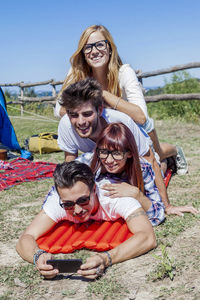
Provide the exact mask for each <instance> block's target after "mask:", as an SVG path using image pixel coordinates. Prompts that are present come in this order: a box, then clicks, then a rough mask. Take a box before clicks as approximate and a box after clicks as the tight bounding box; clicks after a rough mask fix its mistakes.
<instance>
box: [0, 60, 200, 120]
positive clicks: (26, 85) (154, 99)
mask: <svg viewBox="0 0 200 300" xmlns="http://www.w3.org/2000/svg"><path fill="white" fill-rule="evenodd" d="M192 68H200V62H191V63H188V64H181V65H176V66H173V67H170V68H165V69H159V70H155V71H149V72H142V71H141V70H137V71H136V75H137V77H138V79H139V81H140V82H141V83H142V79H143V78H148V77H153V76H158V75H162V74H168V73H173V72H177V71H181V70H186V69H192ZM61 84H63V80H60V81H55V80H54V79H50V80H46V81H40V82H33V83H24V82H23V81H21V82H16V83H0V86H1V87H13V86H16V87H19V88H20V95H19V96H18V101H13V102H9V103H15V104H20V105H21V115H23V109H24V104H25V103H31V102H48V103H51V104H55V102H56V95H57V93H56V86H57V85H61ZM40 85H51V87H52V96H44V97H26V96H24V89H25V88H30V87H35V86H40ZM144 98H145V100H146V102H158V101H161V100H177V101H181V100H191V99H192V100H193V99H197V100H200V94H160V95H154V96H144Z"/></svg>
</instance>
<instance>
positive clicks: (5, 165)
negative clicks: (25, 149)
mask: <svg viewBox="0 0 200 300" xmlns="http://www.w3.org/2000/svg"><path fill="white" fill-rule="evenodd" d="M55 167H56V164H54V163H49V162H42V161H38V162H32V161H29V160H28V159H24V158H21V157H19V158H17V159H14V160H12V161H3V160H0V191H2V190H5V189H9V188H11V187H12V186H14V185H17V184H20V183H22V182H28V181H35V180H41V179H45V178H51V177H52V176H53V172H54V170H55Z"/></svg>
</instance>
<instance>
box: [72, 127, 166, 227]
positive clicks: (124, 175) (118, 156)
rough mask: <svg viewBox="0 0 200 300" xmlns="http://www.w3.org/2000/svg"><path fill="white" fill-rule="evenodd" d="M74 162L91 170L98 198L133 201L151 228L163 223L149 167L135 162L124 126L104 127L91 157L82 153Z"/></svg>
mask: <svg viewBox="0 0 200 300" xmlns="http://www.w3.org/2000/svg"><path fill="white" fill-rule="evenodd" d="M78 160H79V161H81V162H84V163H87V164H89V165H90V166H91V169H92V171H93V172H94V174H95V175H96V179H95V180H96V182H97V184H98V185H100V186H101V187H102V189H100V190H99V191H100V193H103V195H101V196H109V197H111V198H118V197H132V198H135V199H137V200H138V201H139V202H140V204H141V206H142V207H143V209H144V210H145V211H146V213H147V215H148V217H149V220H150V222H151V223H152V225H153V226H156V225H158V224H160V223H161V222H162V221H163V220H164V218H165V213H164V211H165V208H164V204H163V203H162V200H161V197H160V194H159V192H158V189H157V187H156V185H155V182H154V179H155V176H154V172H153V169H152V166H151V164H149V163H148V162H147V161H146V160H145V159H144V158H139V155H138V150H137V146H136V143H135V139H134V136H133V135H132V133H131V131H130V130H129V128H128V127H127V126H126V125H124V124H123V123H111V124H109V125H107V126H106V127H105V129H104V130H103V132H102V133H101V135H100V137H99V139H98V141H97V143H96V148H95V150H94V152H93V155H92V157H91V153H90V154H89V153H85V154H83V155H82V156H81V157H79V158H78ZM113 182H114V183H113ZM122 205H123V204H122Z"/></svg>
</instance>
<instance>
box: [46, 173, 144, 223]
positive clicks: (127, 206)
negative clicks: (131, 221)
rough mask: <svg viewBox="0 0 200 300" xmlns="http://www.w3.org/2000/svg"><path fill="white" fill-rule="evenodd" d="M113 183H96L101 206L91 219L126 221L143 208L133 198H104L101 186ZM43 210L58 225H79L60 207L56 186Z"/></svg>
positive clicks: (48, 196)
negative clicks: (66, 223) (66, 221)
mask: <svg viewBox="0 0 200 300" xmlns="http://www.w3.org/2000/svg"><path fill="white" fill-rule="evenodd" d="M113 182H114V181H112V179H108V178H104V179H102V180H101V181H99V182H97V183H96V193H97V195H98V198H99V203H100V205H99V208H98V211H97V213H96V214H95V215H94V216H91V217H90V219H93V220H104V221H115V220H117V219H119V218H123V219H124V220H126V219H127V218H128V216H130V214H132V213H133V212H134V211H135V210H136V209H138V208H140V207H141V205H140V203H139V202H138V201H137V200H136V199H134V198H131V197H123V198H115V199H112V198H109V197H106V196H104V193H105V190H102V189H101V186H102V185H104V184H105V183H113ZM42 208H43V210H44V211H45V213H46V214H47V215H48V216H49V217H50V218H51V219H52V220H53V221H54V222H56V223H57V222H59V221H61V220H68V221H71V222H73V223H79V222H78V221H77V220H76V219H75V218H74V217H73V216H71V215H69V213H68V212H67V210H65V209H64V208H62V207H61V206H60V204H59V195H58V193H57V191H56V189H55V187H54V186H53V187H52V189H51V190H50V192H49V193H48V195H47V197H46V199H45V201H44V203H43V206H42Z"/></svg>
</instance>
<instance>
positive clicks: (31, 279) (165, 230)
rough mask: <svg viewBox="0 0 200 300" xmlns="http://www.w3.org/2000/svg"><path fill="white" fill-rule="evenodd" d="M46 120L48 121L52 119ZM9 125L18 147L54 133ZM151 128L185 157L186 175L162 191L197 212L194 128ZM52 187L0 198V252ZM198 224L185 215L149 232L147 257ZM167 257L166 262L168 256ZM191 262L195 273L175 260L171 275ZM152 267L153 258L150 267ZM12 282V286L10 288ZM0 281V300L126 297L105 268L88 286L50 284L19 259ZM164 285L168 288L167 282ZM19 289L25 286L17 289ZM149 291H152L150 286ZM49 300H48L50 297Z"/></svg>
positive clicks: (50, 126) (29, 124)
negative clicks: (152, 243) (151, 244)
mask: <svg viewBox="0 0 200 300" xmlns="http://www.w3.org/2000/svg"><path fill="white" fill-rule="evenodd" d="M51 117H52V118H53V116H51ZM53 119H54V118H53ZM11 120H12V123H13V125H14V128H15V131H16V134H17V136H18V139H19V142H20V144H21V145H23V141H24V139H25V138H27V137H29V136H31V135H33V134H37V133H40V132H47V131H53V132H57V126H58V122H45V121H42V120H41V121H37V120H34V119H20V118H14V117H11ZM156 129H157V132H158V135H159V137H160V140H162V141H170V142H171V143H174V144H179V145H181V146H183V147H184V151H185V154H186V157H188V159H189V174H188V175H186V176H174V177H173V178H172V179H171V182H170V185H169V188H168V193H169V198H170V200H171V202H172V203H173V204H176V205H184V204H188V203H191V204H193V205H194V206H195V207H197V208H199V179H198V175H199V167H200V163H199V159H198V157H199V146H198V141H199V126H198V125H195V124H193V123H187V122H185V121H184V122H180V121H178V120H177V119H174V118H172V119H171V120H166V121H164V122H163V121H158V122H156ZM34 159H35V160H41V161H50V162H55V163H58V162H62V161H63V159H64V155H63V153H62V152H59V153H50V154H43V155H39V154H35V155H34ZM52 184H53V181H52V179H46V180H41V181H35V182H29V183H22V184H20V185H18V186H14V187H13V188H11V189H9V190H6V191H2V192H1V193H0V202H1V205H0V240H1V243H3V244H4V245H5V247H6V246H7V247H8V249H10V248H12V249H13V251H14V248H15V244H16V241H17V239H18V237H19V236H20V234H21V233H22V232H23V230H24V229H25V228H26V227H27V225H28V224H29V223H30V222H31V220H32V219H33V217H34V216H35V215H36V214H37V212H38V211H39V210H40V208H41V205H42V203H43V200H44V197H45V195H46V194H47V192H48V190H49V189H50V187H51V185H52ZM198 221H199V216H193V215H191V214H185V216H184V217H183V218H180V217H177V216H169V217H167V219H166V221H165V222H164V223H163V224H162V225H160V226H158V227H157V228H155V232H156V237H157V242H158V248H157V249H155V250H154V251H152V252H151V253H150V254H147V255H151V254H152V253H153V254H155V255H159V251H160V245H161V244H163V245H165V246H166V251H169V250H170V249H171V247H172V246H173V245H174V244H175V243H176V239H177V238H178V237H179V236H181V235H182V234H183V233H184V232H185V231H186V230H188V229H190V228H192V227H193V226H195V224H196V223H197V222H198ZM0 253H1V254H2V253H3V249H0ZM90 255H91V252H90V251H87V250H80V251H76V252H75V253H72V254H70V255H62V254H61V255H57V257H71V258H72V257H74V258H81V259H83V261H85V260H86V258H87V257H88V256H90ZM163 257H164V255H163ZM169 257H170V258H172V256H171V255H169ZM191 260H192V256H191ZM194 262H195V269H197V263H196V260H194V259H193V261H191V262H190V261H187V262H185V261H182V260H181V259H180V260H178V261H176V268H177V269H176V274H178V275H179V274H181V272H182V273H183V272H184V270H185V268H189V266H191V265H192V266H193V264H194ZM1 263H3V261H2V262H1ZM131 263H132V262H131ZM157 263H158V262H157V260H156V259H155V265H156V264H157ZM151 267H152V266H149V270H151ZM198 268H199V266H198ZM118 269H119V270H120V265H118ZM133 274H134V272H133ZM178 275H177V276H178ZM123 276H125V274H124V275H123ZM133 276H134V275H133ZM16 278H17V279H18V281H17V282H18V283H16ZM175 279H176V276H175ZM165 280H169V281H170V279H168V278H165ZM0 281H1V284H2V287H3V290H0V299H1V300H4V299H45V298H44V297H45V295H46V293H48V291H49V289H51V291H53V292H54V293H55V295H56V296H57V298H58V299H76V297H77V298H78V296H80V290H81V288H82V290H81V291H82V293H83V296H82V299H95V300H96V299H98V300H99V299H125V298H126V297H128V291H127V286H126V284H124V283H123V282H124V281H123V280H122V278H121V277H120V271H118V272H116V270H115V266H113V267H112V268H111V269H109V270H108V272H107V273H106V275H105V276H104V277H103V278H101V279H100V280H96V281H94V282H81V281H80V282H79V281H76V280H60V281H57V282H56V281H44V280H43V279H42V278H40V276H39V274H38V272H36V270H35V268H34V267H33V266H32V265H30V264H28V263H26V262H23V261H22V260H19V261H18V262H16V263H15V261H14V260H13V259H12V264H9V265H1V268H0ZM125 281H126V282H127V283H128V282H129V278H126V280H125ZM174 281H175V280H174ZM160 282H161V283H163V282H164V281H163V279H160ZM20 283H21V285H22V286H18V285H16V284H19V285H20ZM152 284H153V282H152V280H150V282H149V285H150V286H151V285H152ZM167 284H168V285H170V283H168V282H167ZM24 285H25V287H23V286H24ZM129 288H130V287H129ZM154 288H156V287H155V285H154ZM173 288H174V289H172V287H170V286H168V287H167V289H166V286H163V288H161V286H159V287H157V293H159V296H158V298H156V296H155V299H167V297H168V296H170V295H173V293H174V292H175V291H176V290H177V291H178V289H179V288H180V284H179V285H177V287H173ZM189 290H190V288H189V287H185V288H184V289H183V291H184V293H185V295H187V294H188V293H189ZM53 292H52V293H53ZM49 293H50V292H49ZM53 295H54V294H53ZM55 295H54V297H55ZM196 295H197V291H194V292H193V296H194V299H195V297H197V296H196ZM165 296H166V298H165ZM49 298H50V299H51V296H50V297H49ZM180 299H181V298H180ZM183 299H184V298H183ZM196 299H198V298H196Z"/></svg>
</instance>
